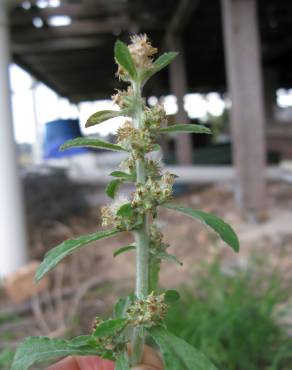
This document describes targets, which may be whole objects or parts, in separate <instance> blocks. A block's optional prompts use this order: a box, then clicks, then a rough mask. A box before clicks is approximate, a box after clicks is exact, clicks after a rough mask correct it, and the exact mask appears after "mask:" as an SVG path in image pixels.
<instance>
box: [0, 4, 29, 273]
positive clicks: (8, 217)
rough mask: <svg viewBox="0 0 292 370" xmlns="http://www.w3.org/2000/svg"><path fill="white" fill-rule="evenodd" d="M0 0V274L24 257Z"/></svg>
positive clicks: (5, 34)
mask: <svg viewBox="0 0 292 370" xmlns="http://www.w3.org/2000/svg"><path fill="white" fill-rule="evenodd" d="M7 13H8V12H7V8H6V6H5V4H4V2H3V1H0V127H1V134H0V176H1V178H0V277H1V278H3V277H5V276H7V275H8V274H10V273H11V272H13V271H15V270H17V268H18V267H20V266H22V265H23V264H24V263H25V262H26V261H27V244H26V232H25V222H24V213H23V201H22V197H21V185H20V179H19V171H18V167H17V156H16V150H15V143H14V138H13V126H12V113H11V95H10V83H9V62H10V52H9V25H8V14H7Z"/></svg>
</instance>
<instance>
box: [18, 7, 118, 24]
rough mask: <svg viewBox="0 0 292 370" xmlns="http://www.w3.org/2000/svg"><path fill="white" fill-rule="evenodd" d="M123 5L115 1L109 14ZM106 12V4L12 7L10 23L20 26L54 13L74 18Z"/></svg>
mask: <svg viewBox="0 0 292 370" xmlns="http://www.w3.org/2000/svg"><path fill="white" fill-rule="evenodd" d="M123 8H124V5H123V4H122V3H121V2H117V3H116V5H115V7H114V8H113V9H112V12H111V14H112V15H117V14H121V12H122V10H123ZM106 14H108V6H105V5H103V6H102V5H101V4H98V5H96V4H95V5H93V4H91V5H89V4H88V5H86V4H63V5H61V6H60V7H57V8H45V9H40V8H37V7H33V8H31V9H29V10H25V9H22V8H16V9H13V10H12V12H11V24H12V25H13V26H21V25H27V24H31V21H32V19H33V18H35V17H40V18H42V19H44V20H45V19H47V18H48V17H52V16H55V15H68V16H70V17H71V18H74V19H82V18H93V17H100V18H101V17H103V16H105V15H106Z"/></svg>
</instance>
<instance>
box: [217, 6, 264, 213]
mask: <svg viewBox="0 0 292 370" xmlns="http://www.w3.org/2000/svg"><path fill="white" fill-rule="evenodd" d="M221 4H222V15H223V31H224V32H223V35H224V46H225V59H226V74H227V79H228V85H229V92H230V95H231V100H232V108H231V124H232V126H231V130H232V139H233V161H234V164H235V166H236V172H237V190H238V195H239V201H240V204H241V206H242V207H243V208H244V209H245V210H246V211H248V213H249V215H253V216H254V217H257V216H259V215H260V212H262V211H263V210H264V209H265V206H266V181H265V167H266V149H265V134H264V126H265V111H264V103H263V101H264V100H263V90H262V69H261V60H260V44H259V31H258V21H257V12H256V0H221Z"/></svg>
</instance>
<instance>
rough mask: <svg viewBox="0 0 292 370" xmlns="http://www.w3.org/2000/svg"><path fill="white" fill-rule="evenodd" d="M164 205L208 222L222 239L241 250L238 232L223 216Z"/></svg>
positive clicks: (175, 205)
mask: <svg viewBox="0 0 292 370" xmlns="http://www.w3.org/2000/svg"><path fill="white" fill-rule="evenodd" d="M163 207H165V208H168V209H174V210H175V211H179V212H182V213H184V214H185V215H187V216H190V217H192V218H196V219H198V220H199V221H201V222H203V223H205V224H207V225H208V226H210V227H211V228H212V229H213V230H214V231H216V232H217V233H218V234H219V236H220V237H221V239H222V240H224V241H225V242H226V243H227V244H228V245H230V247H231V248H232V249H233V250H234V251H235V252H238V251H239V240H238V238H237V235H236V233H235V232H234V230H233V229H232V227H231V226H230V225H228V224H227V223H225V222H224V221H223V220H221V218H219V217H217V216H215V215H212V214H210V213H206V212H203V211H199V210H196V209H192V208H187V207H182V206H179V205H177V204H172V203H166V204H163Z"/></svg>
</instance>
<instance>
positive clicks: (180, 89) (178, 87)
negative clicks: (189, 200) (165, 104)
mask: <svg viewBox="0 0 292 370" xmlns="http://www.w3.org/2000/svg"><path fill="white" fill-rule="evenodd" d="M167 44H168V47H169V49H170V50H174V51H178V52H179V55H178V56H177V57H176V58H175V59H174V61H173V62H172V63H171V64H170V66H169V73H170V75H169V80H170V90H171V92H172V93H173V94H174V95H175V96H176V98H177V107H178V112H177V115H176V119H177V123H189V118H188V115H187V112H186V111H185V109H184V96H185V94H186V93H187V91H188V85H187V73H186V63H185V57H184V47H183V43H182V39H181V36H177V35H175V34H173V33H170V34H169V35H168V37H167ZM192 152H193V150H192V141H191V135H189V134H180V135H177V138H176V155H177V159H178V162H179V164H191V163H192V154H193V153H192Z"/></svg>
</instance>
